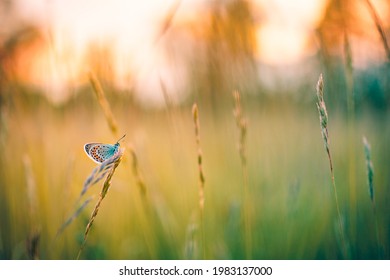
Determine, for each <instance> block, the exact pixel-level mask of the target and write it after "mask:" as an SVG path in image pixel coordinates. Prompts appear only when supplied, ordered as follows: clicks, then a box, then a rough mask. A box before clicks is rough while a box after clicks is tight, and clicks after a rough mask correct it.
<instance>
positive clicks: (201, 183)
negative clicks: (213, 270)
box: [192, 103, 206, 259]
mask: <svg viewBox="0 0 390 280" xmlns="http://www.w3.org/2000/svg"><path fill="white" fill-rule="evenodd" d="M192 117H193V120H194V128H195V140H196V147H197V149H198V155H197V156H198V172H199V211H200V225H201V226H200V227H201V247H202V254H203V259H205V257H206V244H205V228H204V203H205V196H204V187H205V177H204V173H203V163H202V161H203V156H202V148H201V146H200V124H199V111H198V105H197V104H196V103H195V104H194V105H193V106H192Z"/></svg>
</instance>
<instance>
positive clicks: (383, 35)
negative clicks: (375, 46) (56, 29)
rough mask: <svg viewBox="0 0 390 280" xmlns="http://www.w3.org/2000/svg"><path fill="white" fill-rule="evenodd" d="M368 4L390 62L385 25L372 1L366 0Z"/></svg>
mask: <svg viewBox="0 0 390 280" xmlns="http://www.w3.org/2000/svg"><path fill="white" fill-rule="evenodd" d="M366 3H367V6H368V10H369V11H370V14H371V16H372V18H373V20H374V22H375V26H376V29H377V30H378V32H379V35H380V36H381V39H382V43H383V47H384V48H385V51H386V55H387V60H389V61H390V48H389V44H388V43H387V39H386V33H385V30H384V28H383V23H382V21H381V19H380V18H379V16H378V13H377V12H376V10H375V8H374V6H373V5H372V3H371V1H370V0H366Z"/></svg>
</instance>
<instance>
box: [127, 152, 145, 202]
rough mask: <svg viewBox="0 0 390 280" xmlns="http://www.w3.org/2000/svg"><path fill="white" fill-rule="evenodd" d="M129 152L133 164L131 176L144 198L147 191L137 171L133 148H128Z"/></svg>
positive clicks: (136, 159)
mask: <svg viewBox="0 0 390 280" xmlns="http://www.w3.org/2000/svg"><path fill="white" fill-rule="evenodd" d="M129 152H130V155H131V158H132V162H133V164H132V170H133V176H134V178H135V181H136V183H137V186H138V187H139V190H140V192H141V195H142V196H143V197H145V196H146V192H147V190H146V185H145V182H144V180H143V178H142V175H141V172H140V170H139V166H138V158H137V154H136V153H135V150H134V148H133V147H131V146H129Z"/></svg>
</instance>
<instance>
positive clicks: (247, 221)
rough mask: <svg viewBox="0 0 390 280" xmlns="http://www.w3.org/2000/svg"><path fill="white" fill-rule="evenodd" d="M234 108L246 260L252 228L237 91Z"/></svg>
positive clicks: (244, 133)
mask: <svg viewBox="0 0 390 280" xmlns="http://www.w3.org/2000/svg"><path fill="white" fill-rule="evenodd" d="M233 97H234V102H235V107H234V111H233V114H234V117H235V119H236V125H237V129H238V130H239V140H238V152H239V155H240V160H241V168H242V177H243V192H244V195H243V200H242V205H243V209H244V210H243V211H244V237H245V255H246V258H247V259H251V258H252V246H253V245H252V226H251V220H252V219H251V201H250V199H249V190H248V187H249V186H248V169H247V159H246V149H245V145H246V136H247V125H248V122H247V119H246V118H245V117H244V116H243V112H242V111H243V110H242V105H241V97H240V93H239V92H238V91H234V92H233Z"/></svg>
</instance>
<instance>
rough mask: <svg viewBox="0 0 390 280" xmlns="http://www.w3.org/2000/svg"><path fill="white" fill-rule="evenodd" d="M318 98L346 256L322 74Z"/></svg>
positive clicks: (344, 250) (323, 137) (318, 107)
mask: <svg viewBox="0 0 390 280" xmlns="http://www.w3.org/2000/svg"><path fill="white" fill-rule="evenodd" d="M317 99H318V102H317V103H316V104H317V109H318V114H319V117H320V127H321V135H322V139H323V140H324V147H325V150H326V154H327V156H328V160H329V168H330V174H331V179H332V186H333V192H334V198H335V202H336V208H337V216H338V224H339V230H340V236H341V242H342V246H343V252H344V256H346V255H347V246H346V243H345V236H344V228H343V224H342V220H341V214H340V206H339V201H338V197H337V189H336V182H335V179H334V170H333V163H332V156H331V153H330V149H329V133H328V112H327V110H326V105H325V101H324V80H323V78H322V74H321V75H320V77H319V79H318V83H317Z"/></svg>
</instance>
